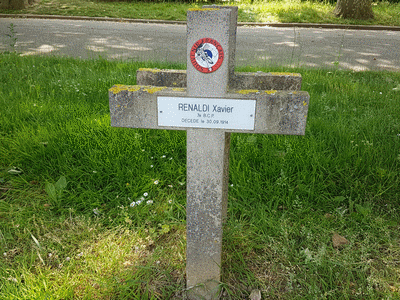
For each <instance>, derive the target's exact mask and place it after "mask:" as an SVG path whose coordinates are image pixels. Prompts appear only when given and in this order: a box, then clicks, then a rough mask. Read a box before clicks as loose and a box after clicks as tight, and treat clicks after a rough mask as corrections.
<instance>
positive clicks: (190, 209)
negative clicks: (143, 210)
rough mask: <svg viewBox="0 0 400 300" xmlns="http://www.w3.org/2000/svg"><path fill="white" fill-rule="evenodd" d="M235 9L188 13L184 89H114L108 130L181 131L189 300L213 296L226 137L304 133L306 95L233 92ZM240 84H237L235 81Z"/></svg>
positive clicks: (216, 287) (224, 206)
mask: <svg viewBox="0 0 400 300" xmlns="http://www.w3.org/2000/svg"><path fill="white" fill-rule="evenodd" d="M236 20H237V8H232V7H231V8H223V7H207V8H203V9H192V10H189V11H188V14H187V53H188V55H187V89H183V88H173V87H157V86H140V85H136V86H124V85H115V86H113V87H112V88H111V89H110V90H109V100H110V113H111V126H114V127H130V128H149V129H168V130H186V132H187V207H186V219H187V229H186V234H187V248H186V279H187V289H188V296H189V298H191V299H216V298H218V292H219V284H220V272H221V251H222V225H223V222H224V220H225V218H226V214H227V197H228V171H229V147H230V134H231V133H232V132H238V133H264V134H290V135H293V134H296V135H304V132H305V125H306V118H307V112H308V104H309V95H308V93H307V92H300V91H292V92H290V91H276V90H272V91H271V90H268V91H263V90H233V89H229V82H230V80H231V79H232V78H233V77H234V76H235V74H234V53H235V40H236ZM236 80H237V79H236Z"/></svg>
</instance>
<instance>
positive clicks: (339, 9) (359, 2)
mask: <svg viewBox="0 0 400 300" xmlns="http://www.w3.org/2000/svg"><path fill="white" fill-rule="evenodd" d="M334 13H335V15H336V16H338V17H342V18H345V19H358V20H367V19H373V18H374V13H373V12H372V4H371V0H337V4H336V8H335V10H334Z"/></svg>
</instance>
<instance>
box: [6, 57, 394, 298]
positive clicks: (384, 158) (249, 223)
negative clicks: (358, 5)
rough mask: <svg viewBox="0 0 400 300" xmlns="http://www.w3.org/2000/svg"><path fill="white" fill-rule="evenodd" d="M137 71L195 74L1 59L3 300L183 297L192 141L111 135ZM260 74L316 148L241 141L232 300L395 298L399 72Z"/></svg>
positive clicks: (228, 280)
mask: <svg viewBox="0 0 400 300" xmlns="http://www.w3.org/2000/svg"><path fill="white" fill-rule="evenodd" d="M139 67H158V68H183V67H184V66H176V65H166V64H158V63H137V62H119V61H113V62H109V61H106V60H103V59H97V60H75V59H70V58H54V57H53V58H44V57H33V56H32V57H20V56H18V55H16V54H0V107H1V110H0V254H1V255H0V298H1V299H45V298H49V299H169V298H174V299H183V297H184V291H185V246H186V241H185V203H186V182H185V178H186V161H185V160H186V135H185V132H183V131H163V130H143V129H125V128H111V127H110V117H109V107H108V89H109V88H110V87H111V86H113V85H114V84H115V83H122V84H135V80H136V79H135V76H136V70H137V69H138V68H139ZM257 70H263V69H260V68H257V67H248V68H245V69H243V68H242V69H240V70H237V71H257ZM263 71H293V72H300V73H301V74H302V76H303V90H306V91H308V92H309V93H310V96H311V100H310V110H309V116H308V122H307V128H306V135H305V136H274V135H250V134H233V135H232V141H231V143H232V144H231V157H230V172H229V177H230V178H229V181H230V189H229V207H228V221H227V224H226V226H225V229H224V241H223V243H224V244H223V265H222V268H223V269H222V282H221V287H222V288H223V293H224V298H225V299H243V298H246V297H248V296H249V294H250V291H251V290H252V289H255V288H257V289H260V290H261V291H262V294H263V299H267V298H268V299H398V298H399V297H400V264H399V255H400V230H399V229H400V228H399V227H400V225H399V224H400V223H399V222H400V207H399V195H400V172H399V170H400V106H399V99H400V74H398V73H389V72H379V73H377V72H376V73H375V72H345V71H332V70H311V69H290V70H288V69H285V70H283V69H281V68H274V69H269V70H263ZM341 239H345V240H343V241H345V243H344V244H343V245H340V246H339V245H335V243H336V241H337V240H341Z"/></svg>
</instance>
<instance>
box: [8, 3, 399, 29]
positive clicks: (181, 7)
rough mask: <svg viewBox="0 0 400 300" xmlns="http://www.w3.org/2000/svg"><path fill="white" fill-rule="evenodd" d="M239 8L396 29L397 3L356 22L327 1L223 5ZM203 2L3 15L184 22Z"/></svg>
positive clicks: (262, 18) (247, 15) (250, 14)
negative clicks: (189, 11) (341, 16)
mask: <svg viewBox="0 0 400 300" xmlns="http://www.w3.org/2000/svg"><path fill="white" fill-rule="evenodd" d="M227 4H228V5H237V6H238V7H239V17H238V18H239V21H240V22H277V23H288V22H289V23H290V22H295V23H297V22H298V23H332V24H362V25H388V26H400V3H397V4H395V3H389V2H384V1H383V2H382V1H379V2H376V3H373V11H374V15H375V18H374V19H373V20H368V21H358V20H349V19H342V18H337V17H335V16H334V14H333V13H332V12H333V10H334V8H335V4H332V3H330V2H329V1H321V2H320V1H301V0H274V1H255V2H254V3H252V4H250V3H249V1H237V2H231V3H227ZM202 5H203V3H201V2H197V3H196V2H195V3H192V4H187V3H179V2H161V3H147V2H136V1H134V2H125V1H111V2H107V1H101V0H93V1H91V0H42V1H40V2H39V3H38V4H34V5H33V6H32V7H30V8H27V9H24V10H19V11H12V10H11V11H10V10H9V11H7V10H3V12H4V13H30V14H47V15H73V16H91V17H114V18H133V19H161V20H180V21H184V20H186V11H187V9H188V8H193V7H200V6H202Z"/></svg>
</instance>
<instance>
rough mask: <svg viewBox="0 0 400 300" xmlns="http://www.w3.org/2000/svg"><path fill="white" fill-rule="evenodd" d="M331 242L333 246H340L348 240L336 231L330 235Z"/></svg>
mask: <svg viewBox="0 0 400 300" xmlns="http://www.w3.org/2000/svg"><path fill="white" fill-rule="evenodd" d="M332 243H333V247H334V248H341V247H342V246H344V245H346V244H348V243H349V241H348V240H347V239H346V238H345V237H344V236H341V235H339V234H337V233H336V232H335V233H334V234H333V236H332Z"/></svg>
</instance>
